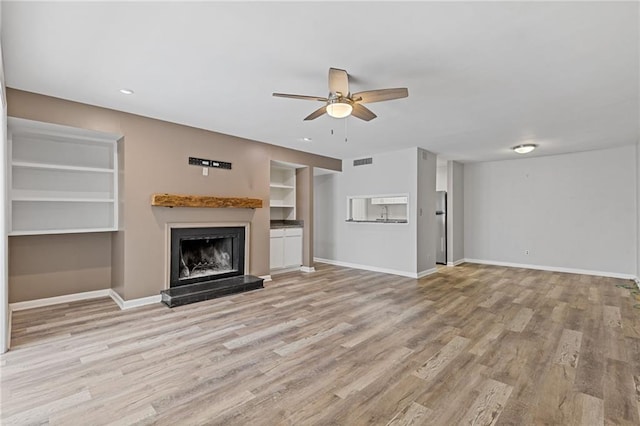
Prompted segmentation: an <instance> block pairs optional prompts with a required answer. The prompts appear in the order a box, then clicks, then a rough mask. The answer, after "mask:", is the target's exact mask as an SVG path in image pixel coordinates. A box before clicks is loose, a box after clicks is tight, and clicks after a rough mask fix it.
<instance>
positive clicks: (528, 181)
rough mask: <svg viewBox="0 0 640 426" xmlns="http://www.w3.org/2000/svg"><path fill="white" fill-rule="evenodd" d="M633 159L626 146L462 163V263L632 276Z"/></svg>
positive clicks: (634, 228) (634, 227)
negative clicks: (535, 156) (501, 264)
mask: <svg viewBox="0 0 640 426" xmlns="http://www.w3.org/2000/svg"><path fill="white" fill-rule="evenodd" d="M636 155H637V154H636V152H635V146H626V147H621V148H614V149H607V150H598V151H590V152H583V153H576V154H566V155H557V156H550V157H538V158H528V159H517V160H508V161H497V162H486V163H475V164H473V163H472V164H465V166H464V213H465V214H464V218H465V220H464V234H465V238H464V251H465V258H467V259H478V260H484V261H494V262H507V263H515V264H525V265H536V266H542V267H551V268H569V269H576V270H583V271H592V272H597V273H604V274H608V275H616V274H620V275H628V276H631V275H632V274H635V272H636V266H635V265H636V261H637V256H636V239H637V236H636V221H637V220H638V218H637V213H636V201H635V200H636V184H635V182H636V179H637V178H636ZM525 250H530V254H529V255H526V254H525V253H524V252H525Z"/></svg>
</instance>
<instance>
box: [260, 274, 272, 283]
mask: <svg viewBox="0 0 640 426" xmlns="http://www.w3.org/2000/svg"><path fill="white" fill-rule="evenodd" d="M258 278H262V279H263V280H264V282H265V283H268V282H269V281H273V280H272V279H271V275H259V276H258Z"/></svg>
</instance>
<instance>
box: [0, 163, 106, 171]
mask: <svg viewBox="0 0 640 426" xmlns="http://www.w3.org/2000/svg"><path fill="white" fill-rule="evenodd" d="M11 165H12V166H13V167H16V168H20V167H24V168H27V169H48V170H64V171H73V172H88V173H114V172H115V170H114V169H103V168H99V167H78V166H62V165H60V164H44V163H29V162H26V161H13V163H11Z"/></svg>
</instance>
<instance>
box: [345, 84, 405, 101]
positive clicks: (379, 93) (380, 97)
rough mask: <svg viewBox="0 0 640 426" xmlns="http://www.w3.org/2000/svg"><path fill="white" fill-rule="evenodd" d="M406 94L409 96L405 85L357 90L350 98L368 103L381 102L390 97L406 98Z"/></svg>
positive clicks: (390, 98)
mask: <svg viewBox="0 0 640 426" xmlns="http://www.w3.org/2000/svg"><path fill="white" fill-rule="evenodd" d="M407 96H409V90H407V88H406V87H399V88H397V89H378V90H367V91H364V92H358V93H354V94H353V96H351V98H352V99H353V100H354V101H355V102H361V103H363V104H367V103H368V104H370V103H372V102H382V101H390V100H392V99H400V98H406V97H407Z"/></svg>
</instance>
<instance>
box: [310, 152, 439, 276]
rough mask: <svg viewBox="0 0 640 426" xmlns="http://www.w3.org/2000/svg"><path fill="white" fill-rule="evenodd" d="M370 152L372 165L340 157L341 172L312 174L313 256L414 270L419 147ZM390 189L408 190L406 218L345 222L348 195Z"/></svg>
mask: <svg viewBox="0 0 640 426" xmlns="http://www.w3.org/2000/svg"><path fill="white" fill-rule="evenodd" d="M372 157H373V164H371V165H364V166H357V167H354V166H353V160H344V161H343V168H342V170H343V171H342V173H338V174H330V175H321V176H316V177H315V187H314V196H315V200H314V217H315V228H314V235H315V236H314V251H315V256H316V257H317V258H318V260H322V259H325V260H330V261H333V262H339V263H342V264H349V265H360V266H363V267H367V268H368V269H372V270H383V271H387V272H393V273H399V274H404V275H415V274H416V273H417V263H416V256H417V247H416V240H417V237H416V230H417V226H416V201H417V181H418V179H417V159H416V157H417V148H411V149H406V150H401V151H395V152H389V153H384V154H376V155H373V156H372ZM433 184H434V185H435V171H434V182H433ZM432 188H433V186H432ZM392 194H398V195H400V194H403V195H404V194H406V195H408V197H409V218H408V223H407V224H380V223H348V222H345V219H346V217H347V197H348V196H358V195H360V196H366V195H392Z"/></svg>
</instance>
